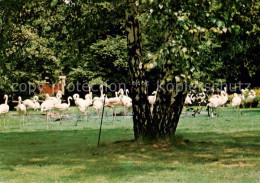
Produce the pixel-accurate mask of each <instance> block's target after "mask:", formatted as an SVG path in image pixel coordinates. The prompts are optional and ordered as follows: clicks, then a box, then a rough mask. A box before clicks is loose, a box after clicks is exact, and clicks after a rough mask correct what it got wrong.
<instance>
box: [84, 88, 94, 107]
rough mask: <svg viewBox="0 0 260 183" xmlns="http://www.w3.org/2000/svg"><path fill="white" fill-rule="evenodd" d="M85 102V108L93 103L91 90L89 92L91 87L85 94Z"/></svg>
mask: <svg viewBox="0 0 260 183" xmlns="http://www.w3.org/2000/svg"><path fill="white" fill-rule="evenodd" d="M85 103H86V106H85V107H86V110H87V109H88V107H89V106H91V105H92V104H93V100H92V92H91V88H90V87H89V93H88V94H86V95H85Z"/></svg>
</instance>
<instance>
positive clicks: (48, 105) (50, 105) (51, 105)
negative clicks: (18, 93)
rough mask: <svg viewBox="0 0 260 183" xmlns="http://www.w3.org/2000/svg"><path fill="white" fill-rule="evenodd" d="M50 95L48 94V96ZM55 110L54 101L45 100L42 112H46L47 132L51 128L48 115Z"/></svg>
mask: <svg viewBox="0 0 260 183" xmlns="http://www.w3.org/2000/svg"><path fill="white" fill-rule="evenodd" d="M47 95H48V94H46V96H47ZM53 108H54V101H53V100H51V99H49V98H48V99H47V100H45V101H44V102H43V103H42V104H41V112H46V124H47V130H48V128H49V124H48V123H49V117H48V116H49V115H48V113H50V111H51V110H52V109H53Z"/></svg>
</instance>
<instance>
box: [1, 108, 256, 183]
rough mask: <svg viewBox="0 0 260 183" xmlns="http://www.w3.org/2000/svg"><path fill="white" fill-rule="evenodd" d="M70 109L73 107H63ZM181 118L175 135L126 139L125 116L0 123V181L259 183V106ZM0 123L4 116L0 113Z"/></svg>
mask: <svg viewBox="0 0 260 183" xmlns="http://www.w3.org/2000/svg"><path fill="white" fill-rule="evenodd" d="M69 112H70V113H71V114H73V113H75V108H73V109H72V110H70V111H69ZM242 112H243V114H242V115H239V114H238V113H236V112H234V111H233V110H230V109H227V108H226V109H223V111H221V112H220V116H219V117H218V118H215V119H214V120H213V121H210V120H209V118H208V117H207V115H205V114H200V115H198V116H196V118H194V117H192V116H191V115H182V117H181V120H180V123H179V126H178V129H177V132H176V138H175V139H171V140H170V139H168V140H167V139H166V140H162V141H155V142H140V141H133V130H132V126H133V124H132V119H131V118H124V117H117V118H116V119H115V120H112V117H105V118H104V124H103V130H102V136H101V146H100V147H97V138H98V131H99V124H100V119H98V118H95V117H94V116H91V117H90V118H89V119H88V120H86V119H84V121H80V122H79V123H78V126H75V125H74V124H75V122H76V116H74V117H73V115H71V116H72V117H71V118H69V119H67V120H64V121H63V124H62V125H59V122H53V123H51V124H49V130H48V131H47V130H46V120H45V116H43V115H39V114H36V113H33V114H32V115H31V117H30V118H31V121H30V122H29V123H27V124H25V125H22V127H21V128H20V126H19V117H18V115H17V114H16V112H15V111H13V112H9V114H8V121H7V123H6V128H5V130H4V128H3V123H2V122H1V123H0V182H122V181H125V182H200V183H201V182H236V183H237V182H250V183H252V182H260V109H244V110H242ZM0 119H1V121H2V119H3V117H0Z"/></svg>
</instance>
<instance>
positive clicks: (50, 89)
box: [37, 83, 63, 95]
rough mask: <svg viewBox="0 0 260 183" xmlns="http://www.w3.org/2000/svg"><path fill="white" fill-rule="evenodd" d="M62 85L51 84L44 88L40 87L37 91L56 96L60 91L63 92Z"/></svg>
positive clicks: (45, 85)
mask: <svg viewBox="0 0 260 183" xmlns="http://www.w3.org/2000/svg"><path fill="white" fill-rule="evenodd" d="M62 87H63V86H62V84H55V85H51V84H50V83H46V84H44V85H43V86H41V87H40V86H38V87H37V89H38V91H39V92H40V93H44V94H49V95H55V94H56V93H57V92H58V91H59V90H61V91H62Z"/></svg>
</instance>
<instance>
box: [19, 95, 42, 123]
mask: <svg viewBox="0 0 260 183" xmlns="http://www.w3.org/2000/svg"><path fill="white" fill-rule="evenodd" d="M38 100H39V98H38V96H34V97H33V100H30V99H26V100H24V101H23V104H24V105H25V107H26V114H27V115H29V110H37V111H38V109H40V108H41V106H40V104H39V102H38ZM28 119H29V117H28Z"/></svg>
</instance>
